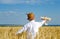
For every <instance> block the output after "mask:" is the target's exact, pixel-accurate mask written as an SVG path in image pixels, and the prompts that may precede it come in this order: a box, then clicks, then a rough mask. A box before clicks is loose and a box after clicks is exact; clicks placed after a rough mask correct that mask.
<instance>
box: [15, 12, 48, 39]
mask: <svg viewBox="0 0 60 39" xmlns="http://www.w3.org/2000/svg"><path fill="white" fill-rule="evenodd" d="M27 19H28V20H29V23H27V24H26V25H24V27H23V28H22V29H21V30H19V31H18V32H17V33H16V34H19V33H22V32H23V31H27V39H35V37H36V34H38V29H39V28H40V27H41V26H42V25H43V24H45V23H46V22H47V21H49V19H47V18H42V20H43V21H42V22H36V21H35V15H34V14H33V13H29V14H27ZM30 36H31V37H32V38H30Z"/></svg>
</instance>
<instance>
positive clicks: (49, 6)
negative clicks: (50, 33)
mask: <svg viewBox="0 0 60 39" xmlns="http://www.w3.org/2000/svg"><path fill="white" fill-rule="evenodd" d="M29 12H34V14H35V15H36V21H41V20H40V17H41V16H48V17H51V18H52V20H51V21H50V22H49V24H51V25H56V24H58V25H60V0H0V24H20V25H24V24H26V23H27V22H28V21H27V19H26V18H27V17H26V14H27V13H29Z"/></svg>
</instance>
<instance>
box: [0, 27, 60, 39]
mask: <svg viewBox="0 0 60 39" xmlns="http://www.w3.org/2000/svg"><path fill="white" fill-rule="evenodd" d="M21 28H22V27H20V26H18V27H0V39H26V36H27V34H26V32H23V33H22V34H19V35H16V32H17V31H18V30H19V29H21ZM38 36H39V37H38ZM38 36H37V37H36V38H37V39H60V27H59V26H55V27H54V26H44V27H41V28H40V29H39V35H38Z"/></svg>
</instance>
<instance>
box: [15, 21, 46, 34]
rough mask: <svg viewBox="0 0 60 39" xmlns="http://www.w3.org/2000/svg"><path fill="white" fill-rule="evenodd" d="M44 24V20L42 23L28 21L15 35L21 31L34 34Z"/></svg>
mask: <svg viewBox="0 0 60 39" xmlns="http://www.w3.org/2000/svg"><path fill="white" fill-rule="evenodd" d="M44 23H45V20H43V21H42V22H35V20H32V21H30V22H29V23H27V24H26V25H24V27H23V28H22V29H20V30H19V31H18V32H17V33H16V34H18V33H22V32H23V31H27V32H28V33H30V32H31V33H36V32H38V29H39V28H40V27H41V26H42V25H43V24H44Z"/></svg>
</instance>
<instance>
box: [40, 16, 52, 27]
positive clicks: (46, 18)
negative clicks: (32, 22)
mask: <svg viewBox="0 0 60 39" xmlns="http://www.w3.org/2000/svg"><path fill="white" fill-rule="evenodd" d="M41 20H43V21H42V22H41V23H40V26H42V25H43V24H46V23H47V21H51V18H48V17H41Z"/></svg>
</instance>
